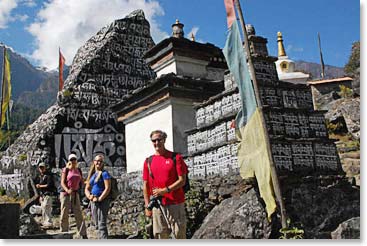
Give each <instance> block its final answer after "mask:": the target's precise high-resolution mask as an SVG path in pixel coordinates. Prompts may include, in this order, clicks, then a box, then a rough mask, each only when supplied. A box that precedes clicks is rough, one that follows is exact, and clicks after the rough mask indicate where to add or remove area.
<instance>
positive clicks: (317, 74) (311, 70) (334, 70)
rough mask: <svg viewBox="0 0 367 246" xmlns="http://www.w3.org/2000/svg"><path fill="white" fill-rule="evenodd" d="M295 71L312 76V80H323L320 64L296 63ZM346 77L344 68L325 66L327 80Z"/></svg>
mask: <svg viewBox="0 0 367 246" xmlns="http://www.w3.org/2000/svg"><path fill="white" fill-rule="evenodd" d="M295 63H296V66H295V70H296V71H300V72H305V73H308V74H311V76H312V77H311V79H314V80H316V79H320V78H321V66H320V64H318V63H313V62H306V61H296V62H295ZM343 76H345V72H344V68H342V67H335V66H330V65H325V77H326V78H338V77H343Z"/></svg>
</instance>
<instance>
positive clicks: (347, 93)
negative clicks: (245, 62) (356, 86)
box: [338, 85, 353, 98]
mask: <svg viewBox="0 0 367 246" xmlns="http://www.w3.org/2000/svg"><path fill="white" fill-rule="evenodd" d="M339 88H340V92H338V94H339V96H341V97H342V98H351V97H353V90H352V89H351V88H349V87H346V86H345V85H339Z"/></svg>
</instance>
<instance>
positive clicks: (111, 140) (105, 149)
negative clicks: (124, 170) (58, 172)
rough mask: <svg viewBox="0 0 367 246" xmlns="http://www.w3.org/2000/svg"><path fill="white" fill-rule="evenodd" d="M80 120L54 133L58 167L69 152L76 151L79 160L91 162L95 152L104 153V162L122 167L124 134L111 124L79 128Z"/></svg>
mask: <svg viewBox="0 0 367 246" xmlns="http://www.w3.org/2000/svg"><path fill="white" fill-rule="evenodd" d="M81 127H82V124H81V122H75V128H71V127H65V128H64V129H63V131H62V134H55V154H56V164H57V166H58V167H63V166H65V163H66V162H67V160H66V159H65V157H66V156H68V155H69V154H70V153H71V152H74V153H76V155H77V156H78V160H79V161H80V162H85V163H87V164H89V163H91V161H92V160H93V157H94V156H95V155H96V154H97V153H105V155H106V158H105V162H106V163H107V164H108V165H109V166H116V167H122V166H123V165H124V161H123V158H124V156H125V147H124V145H123V142H124V135H123V134H122V133H118V132H117V131H116V130H115V129H114V127H113V126H112V125H106V126H105V127H102V128H100V129H86V128H81Z"/></svg>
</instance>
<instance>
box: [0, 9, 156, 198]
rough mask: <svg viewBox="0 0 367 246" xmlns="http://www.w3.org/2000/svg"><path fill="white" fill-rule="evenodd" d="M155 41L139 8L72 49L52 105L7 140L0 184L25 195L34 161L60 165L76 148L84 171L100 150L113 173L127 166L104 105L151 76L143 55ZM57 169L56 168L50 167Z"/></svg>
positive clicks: (118, 130) (119, 129) (117, 126)
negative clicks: (13, 138)
mask: <svg viewBox="0 0 367 246" xmlns="http://www.w3.org/2000/svg"><path fill="white" fill-rule="evenodd" d="M153 45H154V42H153V40H152V38H151V36H150V25H149V23H148V21H147V20H146V19H145V17H144V13H143V11H142V10H137V11H134V12H132V13H131V14H130V15H128V16H127V17H125V18H124V19H120V20H116V21H114V22H112V23H111V24H110V25H108V26H106V27H104V28H102V29H101V30H100V31H99V32H98V33H97V34H96V35H95V36H93V37H91V38H90V39H89V40H88V41H87V42H86V43H85V44H84V45H83V46H82V47H81V48H80V49H79V50H78V52H77V54H76V56H75V58H74V60H73V63H72V65H71V68H70V73H69V76H68V77H67V79H66V81H65V86H64V88H63V90H62V91H61V92H60V93H59V95H58V102H57V104H55V105H53V106H52V107H50V108H49V109H48V110H47V111H46V112H45V113H44V114H43V115H41V116H40V117H39V118H38V119H37V120H36V121H35V122H34V123H33V124H31V125H30V126H29V127H28V128H27V129H26V131H25V132H24V133H23V134H22V135H21V136H20V137H19V138H18V139H17V140H16V141H15V143H14V144H13V145H11V146H10V147H9V148H8V149H7V151H6V152H5V154H4V155H3V156H2V158H1V160H0V170H1V173H0V186H2V187H4V188H5V189H6V190H7V191H9V192H10V191H13V192H14V193H17V194H20V195H21V196H25V197H27V196H29V194H30V191H28V180H27V177H31V176H34V174H35V172H36V171H37V170H36V168H35V167H36V166H37V164H38V163H39V162H41V161H43V162H46V164H48V165H49V166H50V167H53V168H61V167H63V166H64V165H65V163H66V160H67V156H68V155H69V154H70V153H71V152H75V153H76V155H77V156H78V160H79V163H80V166H81V167H82V170H83V172H85V173H86V171H87V169H88V166H89V163H90V162H91V160H92V158H93V157H94V155H95V154H96V153H104V154H105V156H106V158H105V161H106V163H107V164H108V166H109V167H113V169H111V171H112V174H113V175H114V176H116V177H119V176H120V175H121V174H122V173H123V172H125V170H126V164H125V146H124V145H125V140H124V127H123V124H122V123H118V122H117V115H116V114H115V113H113V112H112V111H111V110H110V109H109V107H110V106H113V105H115V104H116V103H118V102H121V100H123V98H124V96H125V95H127V94H128V93H129V92H131V91H132V90H135V89H137V88H140V87H143V86H144V85H145V84H146V83H147V82H148V81H149V80H150V79H152V78H153V77H155V74H154V72H153V71H152V70H151V69H150V68H149V67H148V65H146V64H145V62H144V60H143V54H144V52H145V51H147V50H148V49H149V48H150V47H152V46H153ZM55 171H58V170H55Z"/></svg>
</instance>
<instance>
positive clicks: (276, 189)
mask: <svg viewBox="0 0 367 246" xmlns="http://www.w3.org/2000/svg"><path fill="white" fill-rule="evenodd" d="M235 6H236V9H237V13H238V15H239V19H240V22H241V27H242V32H243V37H244V40H245V51H246V53H247V62H248V64H249V68H250V75H251V77H252V84H253V87H254V92H255V97H256V103H257V107H258V108H259V112H260V118H261V124H262V126H263V131H264V135H265V145H266V150H267V153H268V156H269V161H270V171H271V180H272V182H273V188H274V193H275V197H276V199H277V200H278V204H279V206H280V215H281V222H282V227H283V228H287V227H288V225H287V218H286V210H285V206H284V202H283V198H282V192H281V189H280V185H279V179H278V175H277V171H276V168H275V164H274V160H273V155H272V153H271V147H270V140H269V134H268V131H267V129H266V124H265V118H264V113H263V110H262V104H261V98H260V93H259V88H258V84H257V80H256V73H255V68H254V64H253V63H252V58H251V52H250V46H249V45H250V44H249V40H248V35H247V31H246V24H245V20H244V18H243V14H242V9H241V5H240V2H239V0H235Z"/></svg>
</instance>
